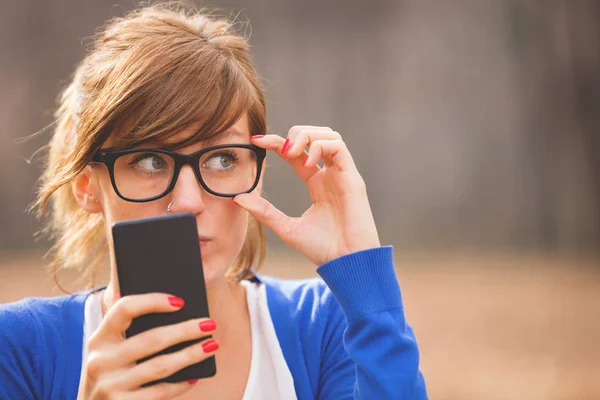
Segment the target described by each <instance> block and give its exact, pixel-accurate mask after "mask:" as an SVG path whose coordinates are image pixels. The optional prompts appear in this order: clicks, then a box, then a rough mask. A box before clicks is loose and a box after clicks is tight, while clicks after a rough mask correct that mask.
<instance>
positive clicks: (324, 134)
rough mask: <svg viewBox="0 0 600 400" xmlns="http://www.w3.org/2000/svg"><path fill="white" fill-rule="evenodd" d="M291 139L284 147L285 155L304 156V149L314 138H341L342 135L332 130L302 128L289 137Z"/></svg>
mask: <svg viewBox="0 0 600 400" xmlns="http://www.w3.org/2000/svg"><path fill="white" fill-rule="evenodd" d="M289 139H290V140H291V141H290V142H288V145H287V146H286V148H285V151H284V155H285V156H287V157H296V156H299V155H302V156H304V155H305V152H304V149H305V148H306V147H307V146H310V145H311V144H312V143H313V142H314V141H316V140H341V139H342V136H341V135H340V134H339V133H338V132H336V131H333V130H327V131H324V130H312V129H303V130H301V131H299V132H298V134H297V135H296V137H295V138H294V139H292V138H289Z"/></svg>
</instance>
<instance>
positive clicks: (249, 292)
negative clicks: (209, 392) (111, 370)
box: [80, 281, 297, 400]
mask: <svg viewBox="0 0 600 400" xmlns="http://www.w3.org/2000/svg"><path fill="white" fill-rule="evenodd" d="M241 284H242V285H243V286H244V287H245V288H246V297H247V301H248V312H249V314H250V329H251V332H252V360H251V361H250V374H249V376H248V383H247V384H246V390H245V392H244V397H243V398H242V400H256V399H263V400H271V399H272V400H288V399H289V400H292V399H294V400H295V399H296V398H297V397H296V392H295V390H294V379H293V378H292V374H291V372H290V370H289V368H288V366H287V363H286V362H285V358H284V357H283V352H282V351H281V347H280V346H279V340H278V339H277V335H276V333H275V327H274V326H273V321H272V320H271V313H270V312H269V307H268V305H267V292H266V289H265V285H263V284H255V283H252V282H250V281H242V282H241ZM101 300H102V292H96V293H92V294H90V295H89V296H88V298H87V300H86V302H85V315H84V326H83V353H82V354H83V360H85V359H86V356H87V354H86V349H87V342H88V340H89V338H90V336H91V335H92V334H93V333H94V332H95V331H96V329H98V327H99V326H100V323H101V322H102V303H101ZM82 373H83V368H82ZM81 381H82V380H80V382H81Z"/></svg>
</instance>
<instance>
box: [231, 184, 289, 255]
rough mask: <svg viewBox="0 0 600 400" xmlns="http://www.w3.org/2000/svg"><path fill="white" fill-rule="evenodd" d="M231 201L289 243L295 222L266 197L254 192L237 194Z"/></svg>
mask: <svg viewBox="0 0 600 400" xmlns="http://www.w3.org/2000/svg"><path fill="white" fill-rule="evenodd" d="M233 202H234V203H235V204H237V205H239V206H240V207H242V208H243V209H245V210H246V211H248V212H249V213H250V214H252V216H254V218H256V219H257V220H258V222H260V223H262V224H263V225H265V226H267V227H268V228H269V229H271V230H272V231H273V232H275V234H276V235H277V236H279V237H280V238H281V239H282V240H283V241H284V242H285V243H288V244H289V242H290V240H289V238H290V232H291V231H292V228H293V226H294V223H295V219H294V218H290V217H288V216H287V215H285V214H284V213H283V212H281V211H280V210H278V209H277V207H275V206H274V205H273V204H271V203H269V202H268V201H267V200H266V199H264V198H263V197H261V196H258V195H255V194H250V193H247V194H239V195H237V196H236V197H234V198H233Z"/></svg>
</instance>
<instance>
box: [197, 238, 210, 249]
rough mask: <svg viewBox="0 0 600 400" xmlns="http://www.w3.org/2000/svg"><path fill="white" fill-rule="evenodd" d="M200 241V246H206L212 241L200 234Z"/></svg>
mask: <svg viewBox="0 0 600 400" xmlns="http://www.w3.org/2000/svg"><path fill="white" fill-rule="evenodd" d="M198 241H199V242H200V248H205V247H206V246H207V245H208V243H210V241H211V239H209V238H207V237H204V236H198Z"/></svg>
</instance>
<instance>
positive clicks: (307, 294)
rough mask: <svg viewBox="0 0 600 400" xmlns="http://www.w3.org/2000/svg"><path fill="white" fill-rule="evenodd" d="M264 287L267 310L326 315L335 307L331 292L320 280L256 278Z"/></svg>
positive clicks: (260, 276) (261, 276)
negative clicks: (267, 303)
mask: <svg viewBox="0 0 600 400" xmlns="http://www.w3.org/2000/svg"><path fill="white" fill-rule="evenodd" d="M258 278H259V280H260V281H261V282H262V283H263V284H264V285H265V286H266V289H267V297H268V302H269V308H270V309H272V310H275V311H276V312H286V313H292V314H297V313H300V314H304V313H307V314H310V315H313V316H314V315H315V314H322V313H328V312H330V311H334V312H335V310H331V308H332V307H333V308H336V307H335V306H336V305H337V303H336V301H335V298H334V296H333V294H332V293H331V290H330V289H329V288H328V287H327V285H326V284H325V282H324V281H323V280H322V279H321V278H311V279H293V280H292V279H280V278H275V277H271V276H263V275H259V276H258Z"/></svg>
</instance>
